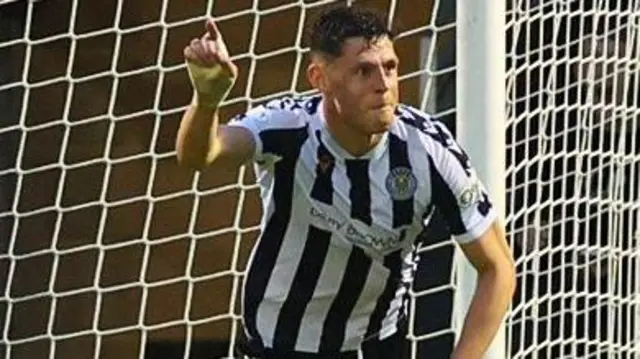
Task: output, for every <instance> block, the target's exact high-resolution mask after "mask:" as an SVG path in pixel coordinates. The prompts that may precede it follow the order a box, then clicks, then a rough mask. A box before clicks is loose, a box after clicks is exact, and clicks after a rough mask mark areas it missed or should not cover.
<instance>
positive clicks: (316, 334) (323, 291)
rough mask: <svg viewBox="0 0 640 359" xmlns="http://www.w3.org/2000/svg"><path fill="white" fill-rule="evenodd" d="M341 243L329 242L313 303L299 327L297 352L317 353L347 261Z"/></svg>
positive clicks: (310, 304)
mask: <svg viewBox="0 0 640 359" xmlns="http://www.w3.org/2000/svg"><path fill="white" fill-rule="evenodd" d="M345 247H346V245H345V244H344V243H342V242H340V243H337V241H336V240H334V239H332V240H331V246H330V247H329V251H328V253H327V256H326V258H325V262H324V266H323V267H322V272H321V273H320V278H319V280H318V286H317V287H316V290H315V292H314V293H313V297H314V298H315V299H314V301H312V302H311V303H309V305H308V306H307V309H306V311H305V313H304V317H303V319H302V324H301V325H300V335H299V336H298V342H297V343H296V350H297V351H311V352H313V351H317V350H318V348H319V347H320V338H321V337H322V329H323V326H324V321H325V319H326V317H327V313H328V312H329V309H330V307H331V304H332V303H333V299H334V295H335V291H336V288H339V287H340V282H341V281H342V277H343V275H344V269H345V268H346V267H347V262H348V261H349V251H348V250H346V249H345Z"/></svg>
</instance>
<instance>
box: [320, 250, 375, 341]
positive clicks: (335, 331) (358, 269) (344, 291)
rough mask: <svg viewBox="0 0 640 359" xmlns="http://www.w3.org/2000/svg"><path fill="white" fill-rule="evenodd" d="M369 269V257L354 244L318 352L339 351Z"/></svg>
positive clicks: (323, 330) (325, 324)
mask: <svg viewBox="0 0 640 359" xmlns="http://www.w3.org/2000/svg"><path fill="white" fill-rule="evenodd" d="M370 269H371V258H369V257H368V256H367V255H366V254H365V253H364V251H363V250H362V249H361V248H359V247H356V246H353V247H352V249H351V254H350V255H349V260H348V262H347V267H346V268H345V269H344V271H343V277H342V281H341V282H340V289H338V293H337V294H336V297H335V298H334V299H333V302H332V303H331V308H329V312H328V313H327V317H326V318H325V321H324V325H323V327H322V337H321V338H320V349H319V350H320V353H325V354H331V353H337V352H339V351H340V348H341V347H342V344H343V342H344V337H345V335H346V328H347V321H348V320H349V316H350V315H351V312H352V311H353V308H355V306H356V302H357V301H358V298H359V297H360V293H361V292H362V289H363V288H364V285H365V283H366V281H367V276H368V274H369V270H370Z"/></svg>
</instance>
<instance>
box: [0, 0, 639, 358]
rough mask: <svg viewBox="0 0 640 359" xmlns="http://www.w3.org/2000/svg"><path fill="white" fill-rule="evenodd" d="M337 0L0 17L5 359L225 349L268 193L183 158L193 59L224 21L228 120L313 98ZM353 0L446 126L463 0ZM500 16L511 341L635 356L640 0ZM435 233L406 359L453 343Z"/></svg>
mask: <svg viewBox="0 0 640 359" xmlns="http://www.w3.org/2000/svg"><path fill="white" fill-rule="evenodd" d="M334 3H338V1H293V0H260V1H254V0H236V1H206V0H196V1H189V2H182V1H173V0H171V1H170V0H144V1H143V0H127V1H124V0H101V1H81V0H73V1H72V0H64V1H63V0H60V1H39V2H31V1H29V2H11V3H10V4H7V5H4V6H0V16H1V17H0V62H2V63H3V64H7V65H8V66H2V67H0V108H3V109H6V111H5V110H3V112H5V113H6V115H3V116H0V143H1V144H2V151H0V238H2V240H1V241H0V293H1V295H2V297H1V298H0V323H1V325H0V330H1V333H2V340H1V343H2V345H0V357H4V358H7V359H8V358H14V359H15V358H24V357H28V358H67V357H82V358H116V357H141V358H142V357H146V358H163V357H172V358H180V357H183V358H193V359H195V358H211V357H227V356H233V352H232V350H231V349H230V348H232V346H230V345H229V343H230V342H231V343H233V342H234V341H235V340H236V338H237V332H238V329H239V315H240V308H239V301H238V299H239V295H240V287H241V283H242V278H243V274H244V270H245V267H246V262H247V258H248V254H249V251H250V249H251V247H252V245H253V243H254V241H255V238H256V235H257V230H258V224H259V215H260V206H259V201H258V191H257V188H256V186H255V184H254V180H255V178H254V174H253V171H252V169H251V168H248V167H246V168H242V169H240V170H239V171H235V172H229V173H220V172H216V173H212V172H203V173H202V174H196V175H192V174H190V173H187V172H186V171H185V170H182V169H180V168H178V167H177V166H176V163H175V153H174V138H175V133H176V130H177V126H178V123H179V120H180V116H181V114H182V112H183V110H184V108H185V107H184V106H185V105H186V104H187V103H188V102H189V100H190V96H191V94H190V90H189V89H190V87H189V82H188V78H187V75H186V72H185V67H184V65H183V61H182V48H183V46H184V45H185V44H187V43H188V42H189V40H190V39H191V38H193V37H196V36H198V35H199V34H201V32H202V31H203V30H202V25H203V21H204V19H205V17H206V16H207V15H209V14H210V15H213V16H215V17H216V19H217V21H218V24H219V27H220V29H221V31H222V33H223V34H224V35H225V38H226V40H227V44H228V47H229V50H230V52H231V54H233V59H234V60H235V61H236V63H237V64H238V66H239V67H240V70H241V71H240V78H239V79H238V81H237V83H236V86H235V87H234V89H233V91H232V92H231V95H230V97H229V99H228V101H226V102H225V103H224V107H223V108H222V117H223V118H228V117H229V116H231V115H232V114H235V113H238V112H240V111H244V110H246V109H248V108H250V107H252V106H254V105H256V104H258V103H261V102H264V101H266V100H268V99H270V98H273V97H276V96H280V95H283V94H289V93H306V92H308V91H309V90H310V89H309V87H308V85H307V84H306V82H305V79H304V66H305V63H306V51H305V43H304V40H303V36H302V35H303V28H304V26H305V25H306V24H307V23H308V21H309V19H310V18H311V17H312V16H313V15H314V14H316V13H317V12H318V11H319V10H321V9H323V8H325V7H326V6H327V5H330V4H334ZM343 3H346V2H343ZM351 3H354V1H351ZM360 3H365V4H368V5H372V6H374V7H377V8H379V9H380V10H382V11H384V12H385V13H386V14H388V16H389V19H390V20H391V21H392V22H393V23H394V25H396V26H397V27H398V30H399V33H400V36H399V39H398V42H397V51H398V53H399V56H400V57H401V59H402V63H401V73H402V81H401V92H402V93H403V101H404V102H407V103H410V104H413V105H416V106H418V107H420V108H422V109H424V110H426V111H427V112H429V113H431V114H433V115H434V117H436V118H438V119H440V120H442V121H445V122H446V123H448V124H450V125H452V126H454V120H455V118H454V117H455V87H454V86H455V41H454V40H455V8H454V4H453V2H449V1H442V0H434V1H427V2H425V1H418V0H415V1H414V0H403V1H398V0H384V1H383V0H379V1H377V0H375V1H374V0H371V1H360ZM507 3H508V14H507V17H508V22H507V24H506V31H507V43H508V46H507V54H506V56H507V64H508V66H507V73H506V79H507V82H506V86H507V93H508V103H507V110H508V114H509V118H508V127H507V139H508V142H507V155H508V156H507V158H508V164H507V166H508V167H507V182H508V209H507V220H508V221H507V224H508V228H507V229H508V232H509V238H510V240H511V242H512V245H513V248H514V251H515V253H516V256H517V261H518V262H517V264H518V272H519V291H518V293H517V295H516V298H515V299H516V300H515V302H514V307H513V313H512V314H511V315H510V316H509V318H508V321H507V324H508V325H507V333H508V350H509V352H510V354H511V355H512V356H513V357H519V358H520V357H521V358H525V357H526V358H538V357H539V358H547V357H604V356H607V357H610V354H611V353H613V354H617V355H618V356H617V357H620V358H638V356H640V349H639V348H638V344H637V343H638V342H640V338H638V337H637V336H638V333H639V332H640V328H639V327H638V326H640V318H639V316H640V308H639V306H640V304H639V301H640V297H639V296H640V294H639V293H640V274H639V272H640V265H638V262H639V261H640V259H639V256H640V254H639V253H640V244H639V242H640V239H639V238H638V237H639V234H638V222H639V221H640V218H638V217H639V216H640V214H639V213H640V208H639V205H638V203H640V198H639V196H640V194H639V190H638V185H637V182H638V172H639V171H640V168H639V167H638V166H640V164H639V163H640V150H639V149H638V147H639V144H638V140H637V134H638V132H639V130H640V129H639V128H638V120H637V99H636V96H635V94H637V93H639V92H638V88H637V86H638V85H637V75H638V74H637V71H638V70H637V54H638V49H637V46H638V41H637V31H638V28H637V25H638V23H637V18H636V16H637V13H638V10H640V9H638V6H640V5H639V4H638V2H634V1H629V2H623V1H593V2H585V1H582V2H581V1H561V0H547V1H535V0H526V1H522V0H521V1H516V0H509V1H508V2H507ZM435 223H436V224H435V225H434V226H433V228H431V230H430V231H428V232H427V233H428V235H426V236H425V237H426V239H425V242H424V243H425V245H424V246H423V248H422V249H421V251H420V256H421V259H422V262H421V265H420V266H419V267H418V279H417V282H416V283H415V285H414V288H413V292H412V300H411V304H412V306H411V308H412V317H413V318H414V320H413V323H412V326H411V333H410V338H411V340H412V342H413V344H414V345H413V348H412V349H413V350H412V356H413V357H415V358H420V357H425V356H426V355H428V354H431V355H433V354H434V353H439V354H440V353H441V354H442V355H441V356H443V357H444V356H446V352H447V350H450V348H451V346H452V342H453V328H452V324H451V320H450V319H451V318H450V317H451V314H450V308H452V305H451V300H452V292H453V289H454V287H455V281H454V280H453V279H452V276H451V257H452V242H451V240H449V239H448V237H447V236H446V233H442V232H441V231H442V229H441V226H438V225H437V224H438V221H436V222H435ZM434 268H436V269H434ZM433 308H438V313H435V314H434V310H433ZM634 336H635V337H634ZM634 355H635V357H634Z"/></svg>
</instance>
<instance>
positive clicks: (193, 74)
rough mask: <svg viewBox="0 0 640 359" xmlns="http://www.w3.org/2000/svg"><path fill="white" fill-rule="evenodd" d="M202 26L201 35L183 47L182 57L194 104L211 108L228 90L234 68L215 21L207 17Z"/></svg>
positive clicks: (236, 72)
mask: <svg viewBox="0 0 640 359" xmlns="http://www.w3.org/2000/svg"><path fill="white" fill-rule="evenodd" d="M205 28H206V32H205V34H204V35H203V36H202V37H201V38H199V39H198V38H196V39H193V40H191V43H190V44H189V46H187V47H185V48H184V57H185V60H186V62H187V69H188V71H189V77H190V78H191V83H192V85H193V88H194V92H195V100H196V101H197V104H198V105H204V106H207V107H214V108H215V107H217V106H218V104H219V103H220V102H222V100H224V98H225V97H226V96H227V94H228V93H229V91H230V90H231V87H232V86H233V84H234V82H235V80H236V78H237V77H238V67H237V66H236V65H235V64H234V63H233V62H232V61H231V58H230V57H229V52H228V51H227V46H226V45H225V43H224V40H223V39H222V34H221V33H220V31H219V30H218V27H217V26H216V24H215V22H214V21H213V20H212V19H209V20H207V22H206V25H205Z"/></svg>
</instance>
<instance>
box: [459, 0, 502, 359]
mask: <svg viewBox="0 0 640 359" xmlns="http://www.w3.org/2000/svg"><path fill="white" fill-rule="evenodd" d="M505 14H506V3H505V2H504V1H486V0H458V1H457V9H456V138H457V139H458V141H459V142H460V144H461V146H462V147H463V148H464V149H465V150H466V151H467V153H468V155H469V158H470V160H471V162H472V164H473V166H474V167H475V169H476V171H477V175H478V178H479V179H480V180H481V181H482V182H483V183H484V185H485V187H486V189H487V192H488V193H489V194H490V195H491V197H492V200H493V203H494V206H495V209H496V211H497V212H498V216H499V218H500V221H502V222H503V223H504V222H505V196H506V180H505V171H506V161H505V156H506V138H505V134H506V131H505V126H506V109H505V100H506V89H505V86H504V84H505V79H506V76H505V69H506V61H505V58H504V57H503V56H500V55H498V54H504V53H505V45H506V41H505V40H506V32H505V24H506V15H505ZM455 254H456V255H455V257H454V258H455V269H456V277H457V283H456V284H457V286H456V296H455V299H454V303H455V306H454V311H453V316H454V323H453V324H454V325H456V333H458V334H459V332H460V330H461V329H462V324H463V321H464V318H465V314H466V313H467V310H468V307H469V305H470V303H471V300H472V296H473V294H474V290H475V288H476V283H477V274H476V271H475V269H474V268H473V267H472V266H471V264H470V263H469V261H468V260H467V259H466V258H465V257H464V255H463V254H462V252H461V251H460V250H459V249H458V250H456V252H455ZM504 329H505V328H504V325H502V326H501V327H500V329H499V332H498V334H497V335H496V338H495V339H494V341H493V343H492V345H491V346H490V348H489V350H488V352H487V355H486V358H487V359H506V358H508V357H509V356H508V355H507V353H506V342H505V340H506V337H505V332H504Z"/></svg>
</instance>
